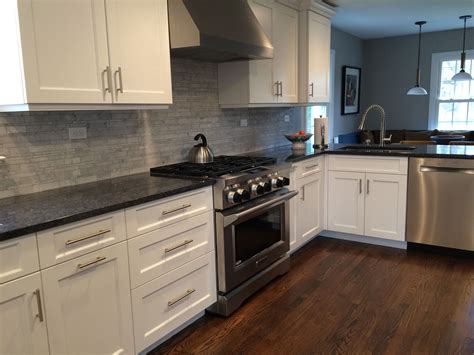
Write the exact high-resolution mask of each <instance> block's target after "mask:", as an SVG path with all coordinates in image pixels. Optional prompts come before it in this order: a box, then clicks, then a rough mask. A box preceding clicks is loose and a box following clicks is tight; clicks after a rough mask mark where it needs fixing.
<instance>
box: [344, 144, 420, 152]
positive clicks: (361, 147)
mask: <svg viewBox="0 0 474 355" xmlns="http://www.w3.org/2000/svg"><path fill="white" fill-rule="evenodd" d="M415 149H416V147H415V146H413V145H403V144H387V145H385V146H383V147H382V146H380V145H363V144H353V145H346V146H345V147H342V148H340V149H339V150H349V151H367V150H375V151H382V150H383V151H387V150H396V151H411V150H415Z"/></svg>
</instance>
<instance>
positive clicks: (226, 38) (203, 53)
mask: <svg viewBox="0 0 474 355" xmlns="http://www.w3.org/2000/svg"><path fill="white" fill-rule="evenodd" d="M168 7H169V22H170V42H171V53H172V55H174V56H179V57H188V58H194V59H199V60H204V61H210V62H225V61H231V60H238V59H270V58H273V46H272V44H271V42H270V40H269V38H268V37H267V35H266V34H265V32H264V30H263V28H262V26H261V25H260V23H259V22H258V20H257V18H256V17H255V15H254V13H253V11H252V9H251V8H250V6H249V5H248V3H247V0H225V1H224V0H168Z"/></svg>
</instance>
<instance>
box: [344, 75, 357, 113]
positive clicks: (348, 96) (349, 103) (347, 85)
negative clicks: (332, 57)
mask: <svg viewBox="0 0 474 355" xmlns="http://www.w3.org/2000/svg"><path fill="white" fill-rule="evenodd" d="M360 75H361V69H360V68H356V67H350V66H344V67H342V98H341V99H342V100H341V102H342V108H341V114H342V115H353V114H356V113H359V112H360V107H359V106H360Z"/></svg>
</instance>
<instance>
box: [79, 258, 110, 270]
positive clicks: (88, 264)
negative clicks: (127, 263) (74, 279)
mask: <svg viewBox="0 0 474 355" xmlns="http://www.w3.org/2000/svg"><path fill="white" fill-rule="evenodd" d="M105 259H107V258H106V257H105V256H98V257H97V258H96V259H95V260H92V261H89V262H87V263H84V264H78V265H77V268H78V269H84V268H85V267H88V266H92V265H94V264H97V263H99V262H101V261H104V260H105Z"/></svg>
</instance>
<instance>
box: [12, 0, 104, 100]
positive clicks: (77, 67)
mask: <svg viewBox="0 0 474 355" xmlns="http://www.w3.org/2000/svg"><path fill="white" fill-rule="evenodd" d="M18 11H19V18H20V32H21V41H22V50H23V61H24V72H25V75H24V76H25V81H26V100H27V102H28V103H67V104H74V103H77V104H85V103H111V102H112V96H111V94H110V92H108V91H107V90H106V89H107V88H110V85H111V83H110V82H109V81H108V80H107V78H108V75H107V70H106V69H107V68H108V66H109V57H108V52H107V30H106V21H105V5H104V1H101V0H18Z"/></svg>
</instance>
